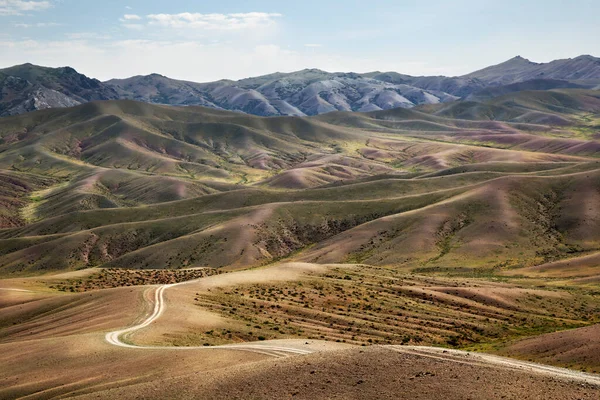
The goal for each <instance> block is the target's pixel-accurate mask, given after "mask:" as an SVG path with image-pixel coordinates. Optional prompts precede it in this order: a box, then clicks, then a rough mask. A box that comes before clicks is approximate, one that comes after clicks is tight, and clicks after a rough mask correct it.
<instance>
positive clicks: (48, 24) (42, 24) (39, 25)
mask: <svg viewBox="0 0 600 400" xmlns="http://www.w3.org/2000/svg"><path fill="white" fill-rule="evenodd" d="M13 26H14V27H15V28H51V27H53V26H62V24H58V23H56V22H38V23H36V24H14V25H13Z"/></svg>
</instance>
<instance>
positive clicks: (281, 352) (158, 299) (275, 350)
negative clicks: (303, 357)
mask: <svg viewBox="0 0 600 400" xmlns="http://www.w3.org/2000/svg"><path fill="white" fill-rule="evenodd" d="M190 282H192V281H190ZM185 283H189V282H181V283H173V284H170V285H162V286H158V287H157V288H156V290H155V291H154V308H153V311H152V313H151V314H150V316H149V317H148V318H146V319H145V320H144V321H143V322H141V323H140V324H138V325H135V326H132V327H129V328H126V329H122V330H118V331H112V332H108V333H107V334H106V336H105V338H106V341H107V342H108V343H110V344H112V345H114V346H119V347H127V348H131V349H170V350H188V349H196V350H198V349H206V350H208V349H215V348H218V349H230V350H242V351H251V352H255V353H261V354H267V355H270V356H274V357H282V356H287V355H290V354H310V353H312V351H311V350H306V349H298V348H294V347H284V346H273V345H269V344H231V345H223V346H211V347H204V346H202V347H172V346H156V347H155V346H138V345H135V344H130V343H126V342H123V341H122V340H121V337H122V336H124V335H127V334H130V333H132V332H135V331H137V330H140V329H142V328H145V327H147V326H148V325H150V324H151V323H152V322H154V321H155V320H156V319H158V318H159V317H160V315H161V314H162V313H163V312H164V310H165V308H166V302H165V298H164V293H165V291H166V290H167V289H168V288H171V287H173V286H177V285H182V284H185Z"/></svg>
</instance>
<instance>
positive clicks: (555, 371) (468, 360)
mask: <svg viewBox="0 0 600 400" xmlns="http://www.w3.org/2000/svg"><path fill="white" fill-rule="evenodd" d="M190 282H193V281H189V282H181V283H175V284H170V285H162V286H157V287H156V289H155V291H154V302H153V303H154V307H153V311H152V313H151V314H150V316H149V317H148V318H146V319H145V320H144V321H143V322H141V323H140V324H138V325H135V326H132V327H129V328H126V329H122V330H118V331H113V332H109V333H107V334H106V336H105V338H106V341H107V342H108V343H110V344H112V345H114V346H119V347H126V348H131V349H168V350H189V349H195V350H198V349H205V350H210V349H215V348H218V349H230V350H238V351H250V352H255V353H260V354H266V355H269V356H273V357H285V356H289V355H305V354H310V353H313V351H312V350H308V349H300V348H297V347H287V346H273V345H270V344H267V343H265V344H250V343H249V344H231V345H222V346H210V347H169V346H156V347H155V346H138V345H135V344H131V343H126V342H124V341H123V340H122V337H123V336H125V335H127V334H130V333H132V332H135V331H137V330H139V329H142V328H145V327H147V326H149V325H150V324H151V323H152V322H154V321H155V320H156V319H158V318H159V317H160V315H161V314H162V313H163V312H164V310H165V308H166V302H165V299H164V293H165V291H166V290H167V289H169V288H171V287H173V286H177V285H182V284H186V283H190ZM382 347H384V348H388V349H389V350H390V351H396V352H400V353H408V354H414V355H419V356H422V357H428V358H432V359H438V360H441V361H451V362H455V363H462V364H469V365H495V366H499V367H502V368H507V369H512V370H515V369H516V370H521V371H527V372H531V373H536V374H542V375H546V376H550V377H554V378H557V379H564V380H570V381H577V382H582V383H587V384H591V385H596V386H600V375H593V374H586V373H583V372H578V371H574V370H570V369H566V368H559V367H552V366H549V365H543V364H537V363H533V362H527V361H520V360H515V359H511V358H506V357H500V356H495V355H490V354H484V353H471V352H466V351H461V350H452V349H444V348H438V347H427V346H392V345H390V346H382Z"/></svg>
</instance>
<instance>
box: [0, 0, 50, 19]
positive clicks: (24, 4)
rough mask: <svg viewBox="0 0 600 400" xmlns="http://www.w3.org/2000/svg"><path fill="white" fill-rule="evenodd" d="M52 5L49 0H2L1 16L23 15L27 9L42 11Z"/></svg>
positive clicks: (0, 1) (0, 5)
mask: <svg viewBox="0 0 600 400" xmlns="http://www.w3.org/2000/svg"><path fill="white" fill-rule="evenodd" d="M50 7H52V4H51V3H50V2H49V1H26V0H0V16H4V15H21V14H22V13H23V12H26V11H42V10H46V9H48V8H50Z"/></svg>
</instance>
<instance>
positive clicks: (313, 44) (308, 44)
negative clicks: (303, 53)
mask: <svg viewBox="0 0 600 400" xmlns="http://www.w3.org/2000/svg"><path fill="white" fill-rule="evenodd" d="M304 47H323V45H322V44H319V43H307V44H305V45H304Z"/></svg>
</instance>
